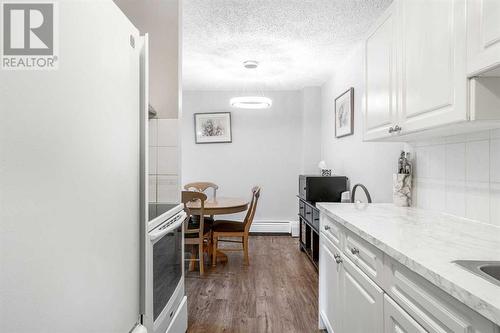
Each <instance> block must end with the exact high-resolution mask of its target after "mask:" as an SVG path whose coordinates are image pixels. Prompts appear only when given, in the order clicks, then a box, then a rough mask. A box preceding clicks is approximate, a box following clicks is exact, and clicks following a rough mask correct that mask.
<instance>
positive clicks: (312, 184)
mask: <svg viewBox="0 0 500 333" xmlns="http://www.w3.org/2000/svg"><path fill="white" fill-rule="evenodd" d="M345 191H349V178H347V177H345V176H326V177H325V176H309V175H300V176H299V197H300V198H301V199H302V200H305V201H308V202H311V203H316V202H340V199H341V196H342V192H345Z"/></svg>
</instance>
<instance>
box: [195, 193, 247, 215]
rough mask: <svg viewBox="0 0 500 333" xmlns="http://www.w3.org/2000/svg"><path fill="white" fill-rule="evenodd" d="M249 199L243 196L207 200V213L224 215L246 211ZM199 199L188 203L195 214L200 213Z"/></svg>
mask: <svg viewBox="0 0 500 333" xmlns="http://www.w3.org/2000/svg"><path fill="white" fill-rule="evenodd" d="M248 204H249V202H248V200H247V199H242V198H229V197H217V198H216V199H214V198H209V199H207V200H206V201H205V212H204V214H205V215H222V214H233V213H239V212H244V211H245V210H247V209H248ZM200 205H201V203H200V201H199V200H197V201H193V202H190V203H188V204H187V206H188V208H189V209H190V210H191V212H192V213H193V214H195V215H196V213H199V210H200V208H201V206H200Z"/></svg>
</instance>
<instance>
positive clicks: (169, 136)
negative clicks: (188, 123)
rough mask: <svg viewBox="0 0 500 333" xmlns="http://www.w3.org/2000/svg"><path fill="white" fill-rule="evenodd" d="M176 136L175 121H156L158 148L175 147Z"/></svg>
mask: <svg viewBox="0 0 500 333" xmlns="http://www.w3.org/2000/svg"><path fill="white" fill-rule="evenodd" d="M178 135H179V134H178V120H177V119H158V146H160V147H177V146H178V145H179V143H178V140H179V139H178Z"/></svg>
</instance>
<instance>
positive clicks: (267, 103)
mask: <svg viewBox="0 0 500 333" xmlns="http://www.w3.org/2000/svg"><path fill="white" fill-rule="evenodd" d="M243 67H244V68H245V69H256V68H257V67H259V62H258V61H256V60H246V61H244V62H243ZM243 95H249V94H243ZM261 95H262V96H255V95H250V96H240V97H233V98H231V100H230V101H229V104H231V106H232V107H233V108H238V109H269V108H270V107H271V106H272V105H273V101H272V100H271V99H270V98H268V97H264V96H263V94H261Z"/></svg>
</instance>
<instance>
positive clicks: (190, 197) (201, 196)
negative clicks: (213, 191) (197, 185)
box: [181, 191, 207, 238]
mask: <svg viewBox="0 0 500 333" xmlns="http://www.w3.org/2000/svg"><path fill="white" fill-rule="evenodd" d="M197 200H199V201H200V216H199V218H200V226H199V228H198V229H189V220H190V219H189V217H191V216H193V215H192V214H191V209H190V208H189V207H188V205H187V204H188V203H190V202H193V201H197ZM206 200H207V195H206V194H205V193H202V192H193V191H182V195H181V201H182V203H183V204H184V210H185V211H186V214H187V215H188V220H187V221H188V222H187V223H184V233H185V234H193V233H199V237H200V238H201V237H203V227H204V218H203V216H204V213H205V201H206Z"/></svg>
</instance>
